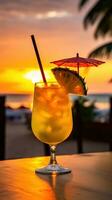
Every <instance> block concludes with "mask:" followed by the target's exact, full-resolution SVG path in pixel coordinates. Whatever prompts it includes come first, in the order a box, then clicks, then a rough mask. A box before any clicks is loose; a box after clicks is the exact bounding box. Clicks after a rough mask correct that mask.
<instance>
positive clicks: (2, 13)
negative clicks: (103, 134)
mask: <svg viewBox="0 0 112 200" xmlns="http://www.w3.org/2000/svg"><path fill="white" fill-rule="evenodd" d="M78 2H79V0H19V1H18V0H10V1H9V0H0V70H1V71H0V93H32V92H33V83H32V80H33V82H34V81H36V80H39V81H40V80H41V74H40V72H39V67H38V63H37V61H36V56H35V52H34V49H33V46H32V42H31V38H30V35H32V34H34V35H35V38H36V41H37V45H38V49H39V52H40V55H41V59H42V64H43V66H44V69H45V73H46V77H47V80H49V79H52V77H53V75H52V74H51V71H50V69H51V68H52V67H53V66H54V65H51V64H50V61H53V60H58V59H62V58H66V57H73V56H75V55H76V53H77V52H79V54H80V56H82V57H87V56H88V54H89V53H90V51H92V50H93V49H94V48H96V47H97V46H99V45H100V44H102V43H104V42H107V41H109V40H111V38H109V37H106V38H101V39H98V40H95V39H94V37H93V33H94V27H90V28H89V29H88V30H84V27H83V19H84V16H85V14H86V13H87V11H88V10H89V8H90V7H91V6H92V5H93V4H94V3H95V2H96V0H91V1H90V3H89V4H88V5H87V6H86V7H85V8H84V9H82V11H80V12H79V11H78ZM97 59H98V58H97ZM99 59H101V58H99ZM102 60H103V61H106V63H105V64H103V65H102V66H100V67H98V68H95V67H92V68H91V69H90V70H89V72H88V73H87V74H86V75H84V76H86V81H87V85H88V89H89V93H91V92H92V93H93V92H100V93H102V92H111V93H112V83H110V84H109V83H108V81H109V79H111V78H112V59H110V60H106V59H102ZM35 70H36V73H35ZM83 74H84V72H83V71H82V75H83Z"/></svg>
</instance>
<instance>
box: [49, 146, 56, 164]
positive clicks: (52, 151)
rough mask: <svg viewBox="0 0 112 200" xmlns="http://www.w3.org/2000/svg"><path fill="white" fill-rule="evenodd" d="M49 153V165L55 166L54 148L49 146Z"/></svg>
mask: <svg viewBox="0 0 112 200" xmlns="http://www.w3.org/2000/svg"><path fill="white" fill-rule="evenodd" d="M50 152H51V157H50V163H49V164H50V165H55V164H57V161H56V146H54V145H52V146H50Z"/></svg>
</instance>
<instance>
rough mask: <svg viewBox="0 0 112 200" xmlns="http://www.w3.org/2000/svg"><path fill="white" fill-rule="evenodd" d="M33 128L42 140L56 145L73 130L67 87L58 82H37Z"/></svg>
mask: <svg viewBox="0 0 112 200" xmlns="http://www.w3.org/2000/svg"><path fill="white" fill-rule="evenodd" d="M32 130H33V133H34V135H35V136H36V137H37V138H38V139H39V140H40V141H42V142H44V143H47V144H49V145H56V144H58V143H60V142H62V141H64V140H65V139H66V138H68V136H69V135H70V133H71V130H72V112H71V103H70V100H69V97H68V94H67V93H66V91H65V89H64V88H63V87H61V86H59V85H58V84H53V83H52V84H48V85H47V86H46V85H44V84H38V83H37V84H35V90H34V100H33V109H32Z"/></svg>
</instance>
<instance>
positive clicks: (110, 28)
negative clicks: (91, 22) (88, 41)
mask: <svg viewBox="0 0 112 200" xmlns="http://www.w3.org/2000/svg"><path fill="white" fill-rule="evenodd" d="M107 33H108V34H109V33H110V35H112V8H110V9H109V10H108V11H107V12H106V13H105V15H104V16H103V17H102V19H101V20H100V22H99V24H98V25H97V28H96V31H95V35H94V36H95V38H98V37H99V36H105V35H106V34H107Z"/></svg>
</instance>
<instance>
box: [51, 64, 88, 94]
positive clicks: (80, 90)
mask: <svg viewBox="0 0 112 200" xmlns="http://www.w3.org/2000/svg"><path fill="white" fill-rule="evenodd" d="M52 72H53V74H54V76H55V78H56V80H57V82H58V83H59V84H60V85H61V86H63V87H64V88H65V89H66V90H67V92H68V93H73V94H76V95H87V89H86V83H85V81H84V78H82V77H81V76H80V75H79V74H78V73H77V72H76V71H72V70H70V69H68V68H61V67H55V68H53V69H52Z"/></svg>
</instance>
